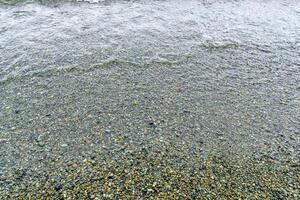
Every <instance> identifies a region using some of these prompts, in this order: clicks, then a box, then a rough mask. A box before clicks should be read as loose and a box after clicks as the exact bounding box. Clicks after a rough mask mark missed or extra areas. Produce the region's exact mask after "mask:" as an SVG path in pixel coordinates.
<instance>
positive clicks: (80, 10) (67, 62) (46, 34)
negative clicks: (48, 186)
mask: <svg viewBox="0 0 300 200" xmlns="http://www.w3.org/2000/svg"><path fill="white" fill-rule="evenodd" d="M299 41H300V2H299V1H283V0H281V1H275V0H274V1H267V2H265V1H253V0H251V1H250V0H245V1H231V2H227V1H194V0H190V1H185V2H184V3H182V2H181V1H176V0H168V1H137V2H127V1H114V2H108V1H105V2H99V3H97V4H89V3H74V2H73V3H72V2H69V3H62V4H58V5H57V6H49V5H41V4H38V3H24V4H19V5H15V6H4V5H2V6H1V7H0V108H1V111H0V133H1V134H0V143H1V146H0V150H1V151H0V152H1V153H0V155H1V157H2V158H1V161H0V176H1V177H2V180H5V181H6V183H5V184H8V182H9V183H12V182H10V181H11V180H12V177H13V176H14V173H16V171H18V170H20V169H22V170H25V171H26V172H27V173H28V174H26V175H24V176H25V177H27V176H28V177H30V176H33V175H35V176H37V177H38V178H37V179H38V180H39V177H40V176H42V175H41V174H43V173H47V171H49V170H51V163H52V162H54V161H53V160H56V162H59V163H60V165H59V166H61V167H62V168H63V166H64V163H65V162H68V161H70V160H76V161H78V162H80V160H84V159H86V158H87V157H91V156H94V155H95V154H96V155H100V154H101V155H102V156H103V157H105V158H107V159H116V160H117V159H119V158H120V156H122V155H123V154H125V153H124V152H126V151H127V150H128V151H129V150H130V151H135V149H138V148H145V149H147V150H149V151H150V152H151V151H156V150H157V151H159V150H160V149H161V148H162V149H166V148H169V149H171V150H168V151H171V153H170V152H169V153H167V154H166V155H164V156H165V159H166V160H168V159H169V158H170V159H171V160H172V159H173V160H174V158H173V157H172V155H173V154H174V155H177V156H179V157H180V156H182V158H183V157H185V158H186V157H187V156H188V160H189V159H190V160H193V157H196V155H201V156H202V157H207V156H211V155H213V156H214V155H218V156H223V157H225V158H226V159H228V160H230V159H237V160H243V159H244V158H245V157H253V156H254V157H256V156H257V157H260V156H269V157H271V159H273V160H278V161H282V160H284V159H292V160H294V161H295V162H299V151H300V137H299V133H300V72H299V70H300V42H299ZM124 149H125V150H124ZM106 156H107V157H106ZM103 159H104V158H103ZM175 160H176V159H175ZM177 160H180V159H179V158H178V159H177ZM181 162H183V161H178V163H177V164H178V165H180V163H181ZM174 165H175V164H174ZM28 171H30V172H28ZM28 177H27V178H28ZM24 179H26V178H24ZM19 181H20V180H19ZM20 182H22V180H21V181H20ZM3 184H4V183H3ZM25 185H26V184H25Z"/></svg>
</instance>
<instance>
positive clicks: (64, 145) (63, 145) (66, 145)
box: [61, 144, 69, 147]
mask: <svg viewBox="0 0 300 200" xmlns="http://www.w3.org/2000/svg"><path fill="white" fill-rule="evenodd" d="M68 146H69V145H68V144H62V145H61V147H68Z"/></svg>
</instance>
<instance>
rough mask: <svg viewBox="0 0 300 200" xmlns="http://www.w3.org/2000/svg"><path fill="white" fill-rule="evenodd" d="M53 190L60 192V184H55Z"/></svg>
mask: <svg viewBox="0 0 300 200" xmlns="http://www.w3.org/2000/svg"><path fill="white" fill-rule="evenodd" d="M54 189H55V190H56V191H59V190H61V189H62V184H61V183H56V184H55V186H54Z"/></svg>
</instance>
